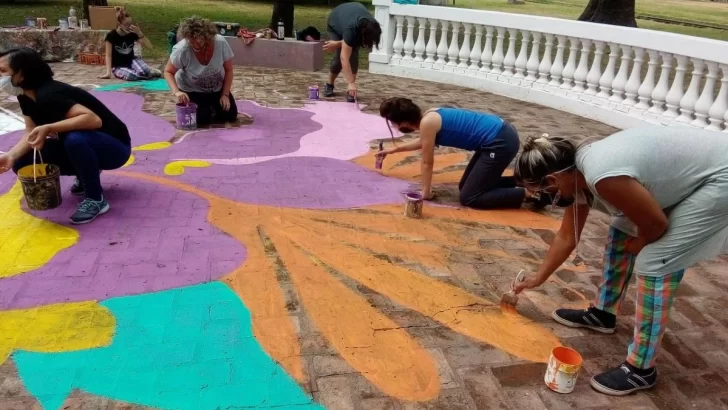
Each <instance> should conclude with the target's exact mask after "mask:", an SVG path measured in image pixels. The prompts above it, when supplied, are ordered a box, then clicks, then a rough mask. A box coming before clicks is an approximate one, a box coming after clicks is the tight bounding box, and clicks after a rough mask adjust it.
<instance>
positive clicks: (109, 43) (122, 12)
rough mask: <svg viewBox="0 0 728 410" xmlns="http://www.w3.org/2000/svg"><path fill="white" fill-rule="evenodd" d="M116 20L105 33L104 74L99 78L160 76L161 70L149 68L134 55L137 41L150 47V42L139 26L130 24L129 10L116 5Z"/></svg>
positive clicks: (130, 78)
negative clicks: (113, 26) (113, 27)
mask: <svg viewBox="0 0 728 410" xmlns="http://www.w3.org/2000/svg"><path fill="white" fill-rule="evenodd" d="M116 20H117V26H116V28H115V29H114V30H111V31H109V33H108V34H107V35H106V42H105V43H106V74H104V75H102V76H101V78H111V76H112V75H113V76H114V77H116V78H118V79H121V80H125V81H139V80H149V79H151V78H157V77H161V76H162V72H161V71H159V70H157V69H156V68H150V67H149V66H148V65H147V63H145V62H144V60H142V59H141V58H137V57H136V56H134V44H135V43H136V42H137V41H139V42H140V43H141V44H142V47H144V48H152V43H151V42H150V41H149V39H148V38H146V37H145V36H144V34H143V33H142V31H141V29H140V28H139V26H137V25H135V24H132V20H131V15H129V12H127V11H126V9H124V8H122V7H117V8H116Z"/></svg>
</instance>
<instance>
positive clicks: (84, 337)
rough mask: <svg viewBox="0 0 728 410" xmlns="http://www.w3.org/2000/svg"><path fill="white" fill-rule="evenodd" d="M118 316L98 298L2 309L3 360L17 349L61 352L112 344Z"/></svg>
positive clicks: (0, 358)
mask: <svg viewBox="0 0 728 410" xmlns="http://www.w3.org/2000/svg"><path fill="white" fill-rule="evenodd" d="M115 326H116V320H115V319H114V316H113V315H112V314H111V312H110V311H109V310H108V309H106V308H105V307H103V306H101V305H99V304H98V303H96V302H77V303H60V304H56V305H48V306H42V307H35V308H30V309H21V310H8V311H4V312H0V364H2V363H3V362H4V361H5V359H7V358H8V356H9V355H10V354H11V353H12V352H13V351H14V350H19V349H20V350H27V351H31V352H42V353H58V352H70V351H75V350H83V349H93V348H97V347H103V346H108V345H109V344H110V343H111V339H112V337H113V335H114V327H115Z"/></svg>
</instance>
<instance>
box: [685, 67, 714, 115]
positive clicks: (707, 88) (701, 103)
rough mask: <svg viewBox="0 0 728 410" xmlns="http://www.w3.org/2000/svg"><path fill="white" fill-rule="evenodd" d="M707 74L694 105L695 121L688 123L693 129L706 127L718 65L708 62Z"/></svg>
mask: <svg viewBox="0 0 728 410" xmlns="http://www.w3.org/2000/svg"><path fill="white" fill-rule="evenodd" d="M706 64H707V65H708V74H707V75H706V76H705V85H704V86H703V92H702V93H700V98H698V101H697V102H696V103H695V120H694V121H693V122H691V123H690V125H692V126H694V127H700V128H705V127H707V126H708V115H709V113H708V112H709V111H710V108H711V107H712V106H713V102H714V100H713V95H714V94H713V92H714V91H715V81H716V80H717V78H718V63H715V62H712V61H708V62H707V63H706Z"/></svg>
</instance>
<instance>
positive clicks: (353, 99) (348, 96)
mask: <svg viewBox="0 0 728 410" xmlns="http://www.w3.org/2000/svg"><path fill="white" fill-rule="evenodd" d="M346 102H350V103H353V102H356V97H354V96H353V95H351V94H349V93H346Z"/></svg>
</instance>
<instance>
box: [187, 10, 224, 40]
mask: <svg viewBox="0 0 728 410" xmlns="http://www.w3.org/2000/svg"><path fill="white" fill-rule="evenodd" d="M216 35H217V27H216V26H215V24H213V23H212V21H210V20H209V19H206V18H202V17H200V16H192V17H189V18H186V19H184V20H182V22H181V23H180V25H179V30H177V37H178V38H184V39H186V40H204V41H206V42H210V41H212V39H213V38H215V36H216Z"/></svg>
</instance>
